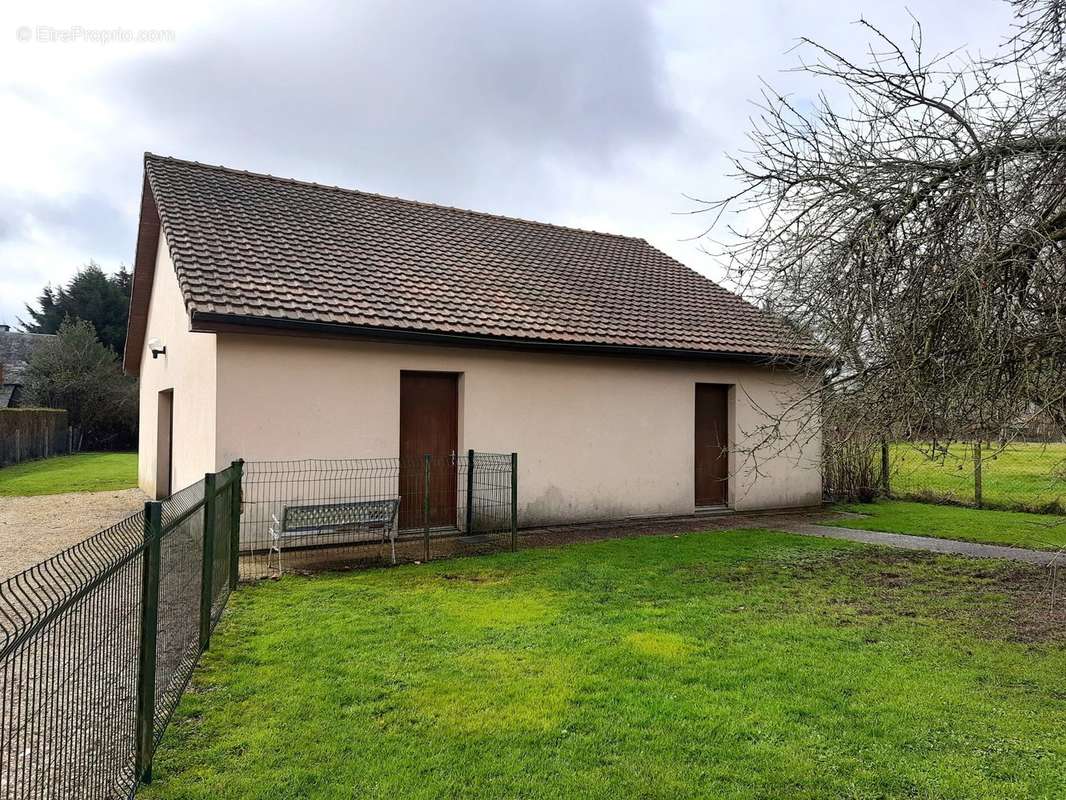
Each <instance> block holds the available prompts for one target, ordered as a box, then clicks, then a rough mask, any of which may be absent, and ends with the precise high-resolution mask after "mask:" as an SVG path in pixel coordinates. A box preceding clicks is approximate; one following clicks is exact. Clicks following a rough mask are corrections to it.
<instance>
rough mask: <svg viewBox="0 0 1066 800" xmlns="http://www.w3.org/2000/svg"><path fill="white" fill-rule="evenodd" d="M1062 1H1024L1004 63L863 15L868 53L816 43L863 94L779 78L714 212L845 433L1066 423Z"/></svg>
mask: <svg viewBox="0 0 1066 800" xmlns="http://www.w3.org/2000/svg"><path fill="white" fill-rule="evenodd" d="M1064 4H1066V0H1015V2H1014V3H1013V4H1012V5H1013V6H1014V10H1015V13H1016V21H1017V25H1016V28H1015V29H1014V30H1013V31H1011V32H1006V33H1005V37H1004V45H1003V47H1002V49H1001V51H1000V52H998V53H996V54H995V56H994V57H992V58H983V59H982V58H972V57H968V56H965V55H963V54H961V53H958V52H954V53H949V54H946V55H943V56H937V57H932V58H930V57H928V56H927V55H926V54H925V52H924V51H923V45H922V30H921V26H920V24H919V23H918V21H917V20H915V21H914V24H913V34H912V37H911V39H910V41H908V42H905V43H898V42H896V41H893V40H892V39H891V38H889V37H888V36H887V35H885V34H884V33H882V31H881V30H879V29H878V28H877V27H875V25H874V24H873V23H871V22H869V21H867V20H860V21H859V24H860V25H861V26H862V27H863V28H864V29H865V30H866V31H867V32H868V34H869V37H870V40H871V42H872V43H873V44H871V46H870V49H869V51H868V55H867V57H866V58H864V59H863V60H862V61H861V62H860V61H857V60H853V59H850V58H848V57H846V56H845V55H843V54H841V53H840V52H837V51H836V50H834V49H832V48H830V47H827V46H825V45H821V44H818V43H816V42H813V41H810V40H808V39H803V40H801V46H800V50H801V52H802V53H804V54H805V55H806V56H807V60H804V61H802V63H801V66H800V67H799V68H798V69H799V70H800V71H802V72H804V73H806V74H807V75H809V76H811V77H813V78H814V79H816V80H817V81H820V82H826V83H829V84H833V85H835V86H836V87H838V88H840V89H843V91H844V93H845V95H846V97H847V102H845V103H839V102H831V101H830V100H829V99H828V96H827V95H826V94H824V93H823V94H820V95H819V96H818V99H817V101H816V102H815V103H814V104H813V105H811V104H805V105H800V104H798V103H796V102H794V101H793V100H792V99H790V98H789V97H786V96H784V95H782V94H778V93H776V92H774V91H773V90H772V89H771V88H769V87H768V88H767V89H766V90H765V91H764V95H763V99H762V102H761V104H760V114H759V116H758V117H757V119H755V120H754V121H753V129H752V131H751V132H750V134H749V136H750V142H751V147H750V148H749V149H748V150H747V151H746V152H744V153H742V154H740V155H739V156H737V157H735V158H734V159H733V164H734V166H735V177H736V179H737V180H738V181H739V184H740V188H739V190H738V191H737V192H736V193H735V194H733V195H732V196H730V197H727V198H724V199H721V200H717V201H710V202H706V203H705V204H704V205H703V206H702V207H701V213H706V214H710V215H711V217H712V221H711V224H710V225H709V228H708V233H707V236H708V239H711V240H713V241H714V242H715V244H714V245H713V246H712V249H713V250H715V251H716V252H717V253H718V254H719V255H720V256H722V257H723V260H724V262H725V263H726V264H727V265H728V269H729V278H730V281H731V282H732V283H733V284H734V285H735V286H737V287H738V288H739V289H740V290H741V291H742V293H744V294H745V295H746V296H748V297H749V298H752V299H754V300H755V301H757V302H759V303H760V304H762V305H764V306H765V307H767V308H770V309H772V310H774V311H775V312H777V313H778V314H781V315H783V316H784V317H786V318H787V319H788V320H789V321H791V323H792V324H793V326H794V327H795V329H796V330H797V331H798V332H799V334H800V335H804V336H811V337H814V338H815V339H816V340H817V341H818V342H819V343H821V345H822V346H823V347H824V348H825V350H826V353H827V357H826V359H825V360H824V361H822V362H821V363H819V364H816V365H815V369H817V370H819V371H820V370H823V369H825V370H826V374H827V377H826V378H825V381H824V384H823V387H824V388H823V391H824V392H825V393H826V397H827V399H828V401H829V402H828V405H827V406H826V408H827V413H828V415H829V418H828V419H827V420H826V425H827V426H828V427H829V428H830V429H832V430H835V431H836V432H837V435H838V437H843V438H845V439H846V438H847V437H849V436H852V435H856V436H857V435H863V436H866V437H867V438H868V439H870V440H876V439H880V438H881V437H900V438H906V439H912V440H913V439H918V438H929V437H933V438H937V437H939V438H946V439H952V438H974V437H978V436H983V437H986V438H997V437H998V436H999V435H1000V434H1001V432H1002V431H1003V430H1005V429H1006V428H1007V427H1008V426H1009V425H1011V424H1017V422H1018V421H1019V420H1024V419H1025V418H1027V417H1030V416H1032V415H1035V414H1050V415H1051V416H1052V417H1053V418H1054V419H1055V420H1056V421H1057V422H1058V424H1060V425H1063V426H1066V80H1064V76H1063V69H1062V68H1063V64H1064V60H1063V57H1062V55H1063V51H1062V37H1063V16H1062V11H1063V5H1064ZM795 408H796V409H801V410H802V409H804V408H809V406H804V405H802V404H797V405H796V406H795ZM775 424H777V423H776V422H775ZM794 427H795V426H793V428H794Z"/></svg>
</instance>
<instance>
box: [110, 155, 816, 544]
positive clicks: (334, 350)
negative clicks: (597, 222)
mask: <svg viewBox="0 0 1066 800" xmlns="http://www.w3.org/2000/svg"><path fill="white" fill-rule="evenodd" d="M816 352H817V351H816V350H815V348H814V346H813V344H811V343H810V342H805V341H797V338H796V336H795V335H794V334H793V333H792V332H790V330H789V329H788V328H787V326H785V325H784V324H783V323H782V322H781V321H780V320H778V319H777V318H775V317H773V316H771V315H769V314H766V313H764V312H762V311H760V310H759V309H757V308H755V307H754V306H752V305H750V304H749V303H747V302H745V301H744V300H742V299H741V298H740V297H738V296H736V295H734V294H731V293H730V292H728V291H725V290H724V289H722V288H721V287H719V286H717V285H716V284H714V283H713V282H711V281H709V280H707V279H706V278H704V277H703V276H701V275H699V274H698V273H696V272H694V271H693V270H691V269H689V268H688V267H686V266H684V265H683V264H680V263H679V262H677V261H675V260H674V259H672V258H670V257H669V256H667V255H665V254H664V253H662V252H660V251H658V250H656V249H655V248H654V247H652V246H651V245H649V244H648V243H647V242H646V241H644V240H643V239H638V238H633V237H629V236H619V235H613V234H604V233H596V232H592V231H585V230H577V229H574V228H567V227H561V226H556V225H548V224H544V223H540V222H531V221H528V220H521V219H514V218H509V217H502V216H498V215H495V214H486V213H477V212H473V211H465V210H460V209H456V208H449V207H443V206H438V205H432V204H428V203H421V202H414V201H410V200H401V199H397V198H392V197H383V196H380V195H374V194H368V193H365V192H359V191H352V190H346V189H340V188H337V187H331V186H321V185H318V184H312V183H305V182H301V181H295V180H285V179H280V178H275V177H272V176H268V175H260V174H254V173H248V172H241V171H238V170H232V169H227V168H223V167H214V166H205V165H202V164H197V163H193V162H188V161H180V160H177V159H171V158H162V157H158V156H153V155H151V154H148V155H146V156H145V171H144V184H143V193H142V199H141V216H140V226H139V232H138V238H137V251H136V261H135V270H134V279H133V294H132V298H131V305H130V317H129V329H128V336H127V340H126V351H125V354H124V365H125V369H126V371H127V372H128V373H129V374H132V375H139V376H140V458H139V464H140V485H141V487H142V488H143V489H144V490H145V491H146V492H148V493H150V494H153V495H156V496H160V495H165V494H166V493H167V492H168V491H169V490H170V489H172V488H173V489H178V488H181V487H183V486H185V485H187V484H190V483H192V482H193V481H195V480H197V479H199V478H201V477H203V475H204V473H205V472H209V471H214V470H216V469H218V468H221V467H223V466H225V465H227V464H228V463H229V462H230V460H231V459H235V458H238V457H240V458H245V459H251V460H268V459H306V458H382V457H388V458H394V459H395V458H398V457H399V458H421V457H422V456H423V454H426V455H430V456H431V457H432V459H434V461H433V463H435V464H437V463H447V460H448V459H449V458H451V459H452V462H451V463H453V464H454V463H455V461H454V459H455V454H456V453H462V452H463V451H465V450H466V449H468V448H472V449H476V450H481V451H486V452H503V453H509V452H517V453H518V454H519V480H518V492H519V494H518V512H519V519H520V523H521V524H523V525H528V524H543V523H556V522H574V521H581V520H607V519H617V518H621V517H628V516H636V515H669V514H691V513H693V512H695V511H700V510H703V509H707V510H708V511H709V510H712V509H713V510H716V511H717V510H726V509H736V510H751V509H768V508H779V507H786V506H792V507H795V506H806V505H811V504H816V503H819V502H820V501H821V497H822V487H821V474H820V464H821V440H820V437H819V436H818V435H817V431H815V432H814V433H813V434H812V433H810V432H807V434H805V435H804V436H802V437H800V436H796V435H793V433H794V431H793V430H792V429H790V427H789V425H790V424H794V422H786V424H785V425H784V426H783V427H781V428H775V427H774V426H773V425H772V424H770V423H772V422H773V421H774V415H775V413H776V412H779V411H782V410H783V409H792V410H794V409H795V408H797V407H801V408H802V407H803V404H810V407H811V408H812V409H813V411H814V413H815V414H816V406H815V405H814V403H815V402H816V401H815V400H814V399H813V398H814V397H816V395H817V386H818V382H817V381H816V380H814V379H813V378H812V376H811V373H810V371H809V370H804V369H800V368H799V367H800V366H801V365H802V364H803V362H805V361H806V360H808V359H810V358H811V357H813V356H814V355H815V354H816ZM792 416H795V414H793V415H792ZM753 451H754V452H755V456H756V457H755V458H754V459H752V458H749V456H750V455H751V454H752V452H753ZM435 524H436V523H435Z"/></svg>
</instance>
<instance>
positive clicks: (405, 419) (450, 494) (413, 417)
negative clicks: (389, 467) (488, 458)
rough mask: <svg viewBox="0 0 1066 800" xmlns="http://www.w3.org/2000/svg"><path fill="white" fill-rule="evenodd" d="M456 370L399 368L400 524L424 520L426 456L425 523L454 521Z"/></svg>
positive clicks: (420, 524)
mask: <svg viewBox="0 0 1066 800" xmlns="http://www.w3.org/2000/svg"><path fill="white" fill-rule="evenodd" d="M458 448H459V376H458V375H456V374H454V373H451V372H401V373H400V495H401V499H400V527H401V528H421V527H423V525H425V506H424V503H425V457H426V455H427V454H428V455H429V456H430V479H429V524H430V525H431V526H432V527H439V526H442V525H443V526H451V525H455V521H456V514H457V505H456V504H457V495H456V462H455V459H456V451H457V450H458Z"/></svg>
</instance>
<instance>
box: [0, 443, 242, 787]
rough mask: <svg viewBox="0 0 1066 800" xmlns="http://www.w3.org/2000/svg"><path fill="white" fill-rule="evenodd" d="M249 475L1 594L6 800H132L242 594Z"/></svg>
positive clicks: (50, 564) (168, 503)
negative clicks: (219, 625) (243, 496)
mask: <svg viewBox="0 0 1066 800" xmlns="http://www.w3.org/2000/svg"><path fill="white" fill-rule="evenodd" d="M241 476H242V463H241V462H234V464H233V465H231V466H230V467H229V468H228V469H226V470H223V471H222V472H220V473H217V474H210V475H207V476H206V477H205V478H204V480H202V481H199V482H197V483H196V484H193V485H192V486H189V487H187V488H185V489H183V490H181V491H180V492H178V493H176V494H175V495H173V496H172V497H170V498H168V499H166V500H164V501H162V502H150V503H146V504H145V508H144V511H142V512H137V513H136V514H133V515H131V516H129V517H127V518H126V519H124V520H122V521H121V522H119V523H117V524H115V525H113V526H111V527H110V528H107V529H105V530H103V531H100V532H99V533H97V534H96V535H94V536H92V537H90V538H89V539H87V540H85V541H84V542H81V543H79V544H77V545H75V546H74V547H71V548H69V549H67V550H64V551H63V552H61V553H59V554H57V555H55V556H53V557H52V558H50V559H48V560H46V561H44V562H42V563H40V564H37V565H36V566H34V567H32V568H30V569H28V570H26V571H25V572H22V573H20V574H18V575H15V576H13V577H12V578H9V579H7V580H5V581H3V582H2V583H0V798H3V799H4V800H15V799H16V798H18V799H19V800H22V799H23V798H45V797H47V798H55V797H63V798H86V799H87V800H90V799H91V800H95V798H110V797H127V796H129V795H131V794H132V792H133V790H134V789H135V787H136V785H137V783H138V781H141V780H150V779H151V770H152V756H153V755H154V753H155V749H156V747H157V746H158V744H159V740H160V737H161V736H162V735H163V731H164V730H165V728H166V726H167V724H168V722H169V720H170V718H171V715H172V714H173V712H174V710H175V708H176V707H177V704H178V700H179V699H180V697H181V695H182V692H183V691H184V690H185V687H186V685H187V684H188V681H189V678H190V677H191V675H192V671H193V668H194V666H195V665H196V662H197V660H198V658H199V656H200V654H201V653H202V652H203V651H204V650H205V649H206V648H207V647H208V645H209V643H210V636H211V630H212V628H213V626H214V625H215V623H216V622H217V621H218V619H219V616H220V615H221V613H222V610H223V608H224V607H225V605H226V601H227V599H228V597H229V593H230V591H231V590H232V589H233V588H234V586H235V585H236V579H237V553H238V549H239V548H238V545H237V541H238V536H239V520H240V486H241Z"/></svg>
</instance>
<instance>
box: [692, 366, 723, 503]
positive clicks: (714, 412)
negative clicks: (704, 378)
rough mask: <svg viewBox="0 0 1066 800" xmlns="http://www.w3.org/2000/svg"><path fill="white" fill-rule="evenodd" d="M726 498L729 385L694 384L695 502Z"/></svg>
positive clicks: (712, 501) (717, 501)
mask: <svg viewBox="0 0 1066 800" xmlns="http://www.w3.org/2000/svg"><path fill="white" fill-rule="evenodd" d="M728 502H729V387H728V386H723V385H721V384H716V383H697V384H696V505H697V506H722V505H726V503H728Z"/></svg>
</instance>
